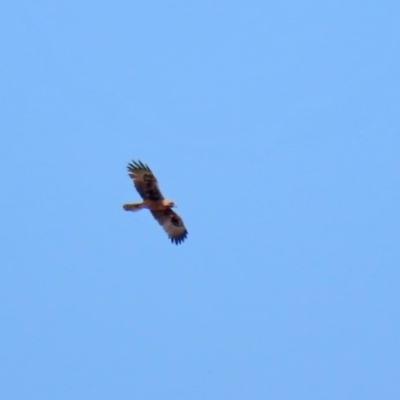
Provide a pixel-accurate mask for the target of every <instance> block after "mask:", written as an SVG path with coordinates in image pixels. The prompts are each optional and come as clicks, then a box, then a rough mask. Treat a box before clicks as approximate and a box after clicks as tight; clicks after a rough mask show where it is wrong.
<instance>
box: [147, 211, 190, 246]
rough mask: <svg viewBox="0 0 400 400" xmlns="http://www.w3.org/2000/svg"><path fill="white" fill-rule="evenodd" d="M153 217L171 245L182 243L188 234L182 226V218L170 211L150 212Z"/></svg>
mask: <svg viewBox="0 0 400 400" xmlns="http://www.w3.org/2000/svg"><path fill="white" fill-rule="evenodd" d="M150 212H151V213H152V214H153V217H154V218H155V219H156V220H157V221H158V222H159V224H160V225H161V226H162V227H163V228H164V231H165V232H167V235H168V237H169V238H170V239H171V242H172V243H175V244H179V243H182V242H183V241H184V240H185V239H186V236H187V234H188V231H187V230H186V228H185V225H184V224H183V221H182V218H181V217H180V216H179V215H178V214H177V213H176V212H175V211H172V210H171V209H167V210H163V211H150Z"/></svg>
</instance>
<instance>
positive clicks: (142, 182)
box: [128, 161, 164, 201]
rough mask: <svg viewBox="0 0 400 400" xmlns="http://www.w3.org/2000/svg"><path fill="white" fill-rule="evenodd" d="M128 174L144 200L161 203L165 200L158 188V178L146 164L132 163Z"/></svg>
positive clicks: (129, 165)
mask: <svg viewBox="0 0 400 400" xmlns="http://www.w3.org/2000/svg"><path fill="white" fill-rule="evenodd" d="M128 173H129V176H130V177H131V178H132V180H133V184H134V185H135V188H136V190H137V191H138V192H139V194H140V196H142V198H143V200H152V201H159V200H162V199H163V198H164V197H163V195H162V194H161V192H160V189H159V188H158V184H157V179H156V177H155V176H154V175H153V173H152V172H151V170H150V168H149V167H148V166H147V165H146V164H143V163H142V162H141V161H132V162H131V163H129V164H128Z"/></svg>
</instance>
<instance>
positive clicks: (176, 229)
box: [123, 161, 188, 244]
mask: <svg viewBox="0 0 400 400" xmlns="http://www.w3.org/2000/svg"><path fill="white" fill-rule="evenodd" d="M128 174H129V176H130V177H131V179H132V180H133V184H134V185H135V188H136V190H137V191H138V192H139V194H140V196H141V197H142V199H143V201H142V202H140V203H132V204H124V205H123V208H124V210H126V211H138V210H141V209H142V208H147V209H149V210H150V212H151V213H152V214H153V217H154V218H155V219H156V220H157V221H158V223H159V224H160V225H161V226H162V227H163V229H164V230H165V232H166V233H167V235H168V237H169V238H170V239H171V242H172V243H175V244H179V243H181V242H183V241H184V240H185V239H186V236H187V234H188V231H187V230H186V228H185V225H184V224H183V221H182V218H181V217H180V216H179V215H178V214H177V213H176V212H175V211H173V210H172V207H175V204H174V202H173V201H171V200H167V199H165V198H164V196H163V195H162V193H161V191H160V189H159V188H158V184H157V179H156V177H155V176H154V175H153V173H152V172H151V170H150V168H149V167H148V166H147V165H146V164H143V163H142V162H141V161H132V163H129V164H128Z"/></svg>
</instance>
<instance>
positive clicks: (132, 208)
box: [122, 203, 144, 211]
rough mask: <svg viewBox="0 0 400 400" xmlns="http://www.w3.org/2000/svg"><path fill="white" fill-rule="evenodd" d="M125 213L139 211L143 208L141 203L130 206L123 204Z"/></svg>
mask: <svg viewBox="0 0 400 400" xmlns="http://www.w3.org/2000/svg"><path fill="white" fill-rule="evenodd" d="M122 207H124V210H125V211H139V210H140V209H141V208H143V207H144V205H143V203H131V204H124V205H123V206H122Z"/></svg>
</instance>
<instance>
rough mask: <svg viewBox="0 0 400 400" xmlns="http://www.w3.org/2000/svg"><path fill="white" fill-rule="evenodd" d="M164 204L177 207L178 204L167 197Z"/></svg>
mask: <svg viewBox="0 0 400 400" xmlns="http://www.w3.org/2000/svg"><path fill="white" fill-rule="evenodd" d="M164 204H165V205H166V206H167V207H171V208H172V207H176V205H175V203H174V202H173V201H172V200H167V199H165V200H164Z"/></svg>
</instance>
